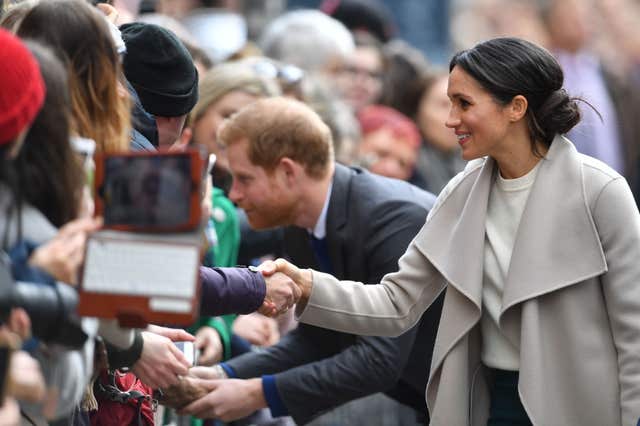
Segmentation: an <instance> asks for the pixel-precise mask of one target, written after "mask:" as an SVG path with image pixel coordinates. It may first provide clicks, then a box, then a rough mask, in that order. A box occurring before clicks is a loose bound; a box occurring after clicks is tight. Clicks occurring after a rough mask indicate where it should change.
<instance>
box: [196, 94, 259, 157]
mask: <svg viewBox="0 0 640 426" xmlns="http://www.w3.org/2000/svg"><path fill="white" fill-rule="evenodd" d="M256 99H257V97H256V96H254V95H251V94H249V93H246V92H243V91H240V90H233V91H231V92H228V93H226V94H225V95H223V96H222V97H221V98H220V99H218V100H217V101H216V102H214V103H213V104H211V105H210V106H209V108H207V110H206V112H205V113H204V115H203V116H202V117H200V119H199V120H198V121H196V122H195V123H194V125H193V139H194V141H195V142H196V143H198V144H200V145H204V146H205V147H206V148H207V151H208V152H209V154H216V157H217V160H216V164H217V166H218V167H222V168H224V169H228V168H229V163H228V160H227V156H226V149H225V148H224V147H223V146H221V145H219V144H218V143H217V136H216V135H217V132H218V128H219V127H220V124H222V122H223V121H224V120H225V119H226V118H228V117H230V116H231V115H233V114H234V113H235V112H236V111H238V110H240V109H241V108H242V107H244V106H246V105H249V104H250V103H252V102H254V101H255V100H256Z"/></svg>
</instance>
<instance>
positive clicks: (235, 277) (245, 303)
mask: <svg viewBox="0 0 640 426" xmlns="http://www.w3.org/2000/svg"><path fill="white" fill-rule="evenodd" d="M200 281H201V283H202V292H201V296H200V315H203V316H218V315H226V314H248V313H251V312H253V311H255V310H256V309H258V308H259V307H260V306H261V305H262V302H263V301H264V297H265V295H266V292H267V285H266V283H265V281H264V278H263V277H262V274H260V273H258V272H253V271H250V270H249V269H247V268H208V267H206V266H201V267H200Z"/></svg>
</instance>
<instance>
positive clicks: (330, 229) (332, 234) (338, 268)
mask: <svg viewBox="0 0 640 426" xmlns="http://www.w3.org/2000/svg"><path fill="white" fill-rule="evenodd" d="M352 173H353V172H352V171H351V170H350V169H349V168H347V167H344V166H341V165H340V164H336V168H335V172H334V175H333V187H332V188H331V198H330V199H329V208H328V210H327V249H328V251H329V257H330V259H331V267H332V269H333V275H335V276H336V277H342V276H344V270H345V265H344V244H343V241H344V230H345V227H346V225H347V220H348V217H347V213H348V210H347V206H348V203H349V187H350V186H349V182H350V180H351V174H352Z"/></svg>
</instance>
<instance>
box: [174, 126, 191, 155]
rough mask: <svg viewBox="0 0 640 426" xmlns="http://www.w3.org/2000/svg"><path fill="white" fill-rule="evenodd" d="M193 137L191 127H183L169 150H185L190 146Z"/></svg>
mask: <svg viewBox="0 0 640 426" xmlns="http://www.w3.org/2000/svg"><path fill="white" fill-rule="evenodd" d="M192 137H193V131H192V130H191V127H185V128H184V129H182V133H181V134H180V137H179V138H178V140H177V141H175V142H174V143H173V145H171V147H170V148H169V151H172V152H183V151H185V150H186V149H187V148H188V147H189V143H190V142H191V138H192Z"/></svg>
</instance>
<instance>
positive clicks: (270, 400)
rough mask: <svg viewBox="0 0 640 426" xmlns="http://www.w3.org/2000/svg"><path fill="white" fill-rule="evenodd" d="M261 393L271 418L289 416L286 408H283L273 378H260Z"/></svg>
mask: <svg viewBox="0 0 640 426" xmlns="http://www.w3.org/2000/svg"><path fill="white" fill-rule="evenodd" d="M262 392H264V399H265V400H266V401H267V405H268V406H269V409H270V410H271V416H272V417H281V416H286V415H288V414H289V411H288V410H287V407H285V405H284V403H283V402H282V399H281V398H280V393H279V392H278V387H277V386H276V378H275V376H271V375H265V376H262Z"/></svg>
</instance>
